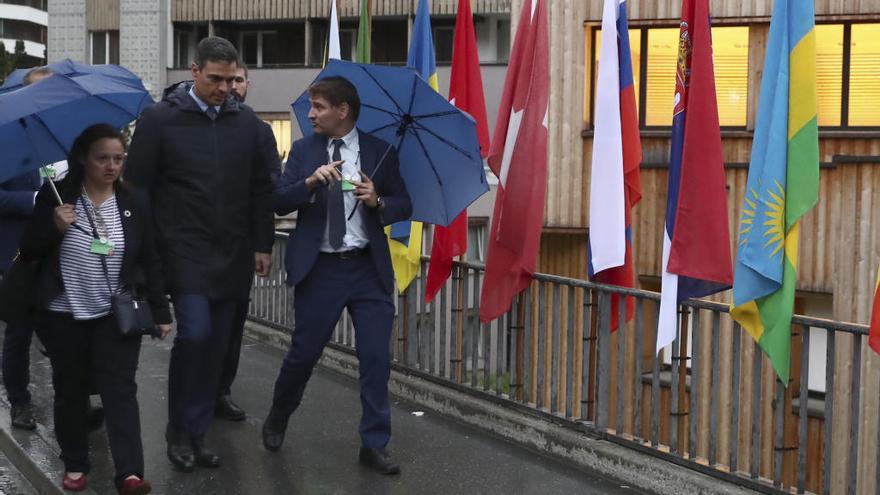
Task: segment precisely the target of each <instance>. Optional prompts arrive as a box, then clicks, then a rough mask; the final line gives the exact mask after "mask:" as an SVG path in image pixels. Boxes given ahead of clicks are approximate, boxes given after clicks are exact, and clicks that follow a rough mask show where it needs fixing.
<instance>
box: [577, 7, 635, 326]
mask: <svg viewBox="0 0 880 495" xmlns="http://www.w3.org/2000/svg"><path fill="white" fill-rule="evenodd" d="M597 81H598V86H597V88H596V110H595V112H594V114H595V119H594V127H595V133H594V137H593V161H592V170H591V174H590V244H589V253H588V259H589V261H588V265H587V267H588V274H589V276H590V280H593V281H595V282H601V283H605V284H612V285H619V286H623V287H632V286H633V261H632V250H633V246H632V208H633V207H634V206H635V204H636V203H638V202H639V199H641V197H642V186H641V178H640V173H639V166H640V164H641V161H642V144H641V140H640V138H639V111H638V109H637V107H636V95H635V86H634V84H633V71H632V61H631V59H630V48H629V28H628V27H627V22H626V1H625V0H605V9H604V11H603V15H602V47H601V51H600V54H599V75H598V78H597ZM596 270H599V271H598V273H596V272H595V271H596ZM619 304H620V296H618V295H616V294H614V295H612V296H611V330H612V331H614V330H616V329H617V328H618V326H620V323H619V321H618V319H619V315H620V310H619ZM633 306H634V305H633V299H632V298H629V299H627V301H626V320H627V321H629V320H630V318H632V315H633Z"/></svg>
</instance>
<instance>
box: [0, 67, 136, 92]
mask: <svg viewBox="0 0 880 495" xmlns="http://www.w3.org/2000/svg"><path fill="white" fill-rule="evenodd" d="M47 67H48V68H50V69H52V72H54V73H55V74H64V75H65V76H70V77H79V76H84V75H88V74H101V75H103V76H107V77H110V78H113V79H118V80H119V81H120V82H124V83H126V84H129V85H132V86H135V87H139V88H143V87H144V83H143V82H142V81H141V78H139V77H138V76H136V75H135V74H134V73H133V72H132V71H130V70H128V69H126V68H125V67H122V66H119V65H114V64H100V65H89V64H81V63H79V62H74V61H73V60H70V59H69V58H66V59H64V60H61V61H59V62H55V63H53V64H49V65H47ZM31 70H33V69H15V70H14V71H12V72H11V73H10V74H9V75H8V76H6V80H5V81H3V86H0V93H5V92H7V91H12V90H15V89H18V88H20V87H22V84H23V82H24V76H25V75H26V74H27V73H28V72H30V71H31Z"/></svg>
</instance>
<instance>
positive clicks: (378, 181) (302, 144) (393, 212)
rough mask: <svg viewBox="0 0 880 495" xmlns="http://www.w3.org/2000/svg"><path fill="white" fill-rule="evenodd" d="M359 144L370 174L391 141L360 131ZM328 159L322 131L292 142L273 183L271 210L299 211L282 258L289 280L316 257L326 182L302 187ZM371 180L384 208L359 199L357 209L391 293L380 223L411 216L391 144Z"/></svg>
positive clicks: (324, 221) (385, 242)
mask: <svg viewBox="0 0 880 495" xmlns="http://www.w3.org/2000/svg"><path fill="white" fill-rule="evenodd" d="M358 143H359V146H360V154H361V157H360V167H361V171H362V172H363V173H364V174H366V175H367V176H370V175H372V174H373V171H374V170H376V165H377V164H378V163H379V160H380V159H381V158H382V155H383V154H384V153H385V150H386V149H387V148H388V146H389V145H388V143H386V142H385V141H383V140H381V139H379V138H376V137H374V136H372V135H370V134H367V133H365V132H362V131H360V130H359V131H358ZM326 163H327V137H326V136H322V135H318V134H314V135H312V136H309V137H305V138H303V139H300V140H299V141H297V142H295V143H293V146H292V150H291V152H290V157H289V158H288V160H287V165H286V166H285V168H284V173H283V174H282V176H281V179H280V180H279V181H278V183H277V185H276V189H275V195H274V197H273V198H272V203H273V209H274V210H275V212H276V213H278V214H279V215H286V214H288V213H290V212H293V211H296V212H297V220H296V229H295V230H294V231H293V232H292V233H291V234H290V239H289V240H288V243H287V253H286V257H285V266H286V268H287V283H288V284H289V285H296V284H298V283H299V282H301V281H302V280H303V279H304V278H305V277H306V275H308V273H309V271H310V270H311V269H312V266H313V265H314V264H315V260H317V259H318V253H319V251H320V248H321V241H322V238H323V236H324V229H325V226H326V224H327V187H326V186H318V187H316V188H315V189H313V190H311V191H310V190H309V188H308V187H306V184H305V180H306V178H308V177H309V176H310V175H312V173H313V172H314V171H315V169H317V168H318V167H320V166H321V165H324V164H326ZM372 180H373V183H374V184H375V187H376V193H377V194H378V195H379V196H381V197H382V202H383V203H384V204H385V208H384V210H383V211H382V213H379V211H378V210H376V209H374V208H369V207H367V206H366V205H364V204H359V205H358V209H359V210H360V211H361V214H362V215H363V216H364V227H365V229H366V231H367V239H368V240H369V248H370V256H371V257H372V259H373V263H374V264H375V266H376V271H377V272H378V274H379V277H380V279H381V281H382V286H383V287H384V288H385V290H386V291H387V292H388V294H391V293H392V292H393V291H394V271H393V269H392V267H391V254H390V252H389V250H388V240H387V239H386V237H385V231H384V230H383V227H384V226H386V225H390V224H392V223H395V222H399V221H402V220H407V219H409V217H410V215H412V203H411V202H410V198H409V193H407V191H406V185H405V184H404V182H403V178H401V176H400V162H399V161H398V158H397V151H396V150H395V149H394V147H391V150H390V152H389V153H388V156H387V157H385V162H384V163H383V164H382V166H381V167H379V169H378V171H377V172H376V174H375V176H374V177H373V179H372ZM313 195H314V197H313Z"/></svg>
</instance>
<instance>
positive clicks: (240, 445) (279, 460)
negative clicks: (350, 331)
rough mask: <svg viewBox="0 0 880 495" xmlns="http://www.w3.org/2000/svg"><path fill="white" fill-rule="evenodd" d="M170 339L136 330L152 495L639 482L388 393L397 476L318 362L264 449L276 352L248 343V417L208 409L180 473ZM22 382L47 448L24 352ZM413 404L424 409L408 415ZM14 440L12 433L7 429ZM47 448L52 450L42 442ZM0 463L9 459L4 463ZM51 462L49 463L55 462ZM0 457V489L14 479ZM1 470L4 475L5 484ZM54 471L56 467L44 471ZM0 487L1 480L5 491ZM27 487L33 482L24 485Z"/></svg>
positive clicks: (103, 483) (617, 487) (43, 412)
mask: <svg viewBox="0 0 880 495" xmlns="http://www.w3.org/2000/svg"><path fill="white" fill-rule="evenodd" d="M170 347H171V343H170V341H168V342H162V341H151V340H149V339H145V340H144V346H143V350H142V352H141V361H140V369H139V372H138V384H139V394H138V397H139V400H140V405H141V421H142V425H143V439H144V456H145V460H146V477H147V479H149V480H150V481H151V482H152V483H153V486H154V493H160V494H230V495H232V494H247V495H251V494H285V495H289V494H305V495H311V494H320V495H324V494H407V495H409V494H443V495H447V494H469V493H479V494H505V495H509V494H531V493H535V494H542V495H543V494H573V493H590V494H599V495H604V494H608V495H612V494H613V495H622V494H634V493H639V492H637V491H636V490H634V489H630V488H629V487H626V486H622V485H621V483H618V482H615V481H613V480H608V479H605V478H602V477H601V476H599V475H596V474H593V473H590V472H586V471H583V470H580V469H576V468H573V467H570V466H568V465H566V464H563V463H561V462H557V461H555V460H552V459H550V458H546V457H543V456H541V455H539V454H536V453H534V452H532V451H529V450H526V449H523V448H520V447H518V446H516V445H514V444H511V443H508V442H506V441H504V440H500V439H498V438H496V437H493V436H491V435H488V434H486V433H484V432H482V431H479V430H476V429H473V428H471V427H468V426H464V425H460V424H458V423H455V422H453V421H450V420H448V419H445V418H443V417H440V416H439V415H437V414H436V413H433V412H431V411H423V410H422V409H421V408H420V407H419V406H418V405H416V404H412V403H408V402H404V401H394V400H393V399H392V425H393V429H394V430H393V438H392V441H391V444H390V445H389V450H390V452H391V453H392V455H393V457H394V459H395V460H396V461H398V462H399V463H400V464H401V468H402V474H401V475H400V476H394V477H387V476H381V475H378V474H374V473H373V472H371V471H368V470H366V469H364V468H362V467H360V466H359V465H358V463H357V451H358V447H359V440H358V435H357V425H358V421H359V417H360V402H359V398H358V389H357V383H356V382H355V381H354V380H352V379H350V378H348V377H345V376H342V375H339V374H336V373H334V372H332V371H328V370H324V369H316V372H315V374H314V376H313V377H312V380H311V382H310V383H309V387H308V389H307V390H306V394H305V399H304V401H303V405H302V406H301V407H300V409H299V410H298V411H297V412H296V413H295V414H294V416H293V417H292V419H291V423H290V427H289V428H288V433H287V440H286V442H285V444H284V446H283V447H282V449H281V451H280V452H278V453H271V452H268V451H266V450H265V449H263V447H262V443H261V440H260V428H261V427H262V420H263V417H264V415H265V412H266V411H267V409H268V407H269V403H270V400H271V390H272V385H273V383H274V380H275V378H276V376H277V373H278V368H279V366H280V363H281V359H282V357H283V353H282V352H281V351H279V350H277V349H274V348H271V347H268V346H266V345H263V344H258V343H252V342H246V345H245V346H244V349H243V351H242V360H241V369H240V372H239V377H238V379H237V380H236V383H235V385H234V386H233V397H234V399H235V400H236V401H237V402H238V403H239V404H240V405H241V406H242V407H243V408H244V409H245V410H247V411H248V413H249V416H248V419H247V420H245V421H243V422H239V423H233V422H228V421H222V420H218V421H216V422H215V423H214V426H213V427H212V429H211V431H210V432H209V434H208V446H209V447H211V448H212V449H214V450H216V451H217V452H218V453H219V454H220V455H221V459H222V467H221V468H219V469H212V470H211V469H197V470H196V471H195V472H194V473H189V474H186V473H179V472H176V471H174V470H173V469H172V467H171V465H170V464H169V462H168V460H167V459H166V457H165V441H164V429H165V423H166V420H167V406H166V398H167V369H168V358H169V351H170ZM32 356H33V359H34V363H32V365H31V370H32V382H33V383H32V385H31V387H32V391H33V393H34V401H35V403H36V405H37V407H38V409H39V413H38V420H39V421H40V422H41V424H42V425H48V426H47V427H42V426H41V428H40V429H39V431H38V434H39V435H41V436H44V437H46V440H48V443H49V444H51V445H52V446H53V447H55V444H54V440H53V438H52V436H51V435H52V433H51V387H50V385H49V376H50V370H49V366H48V360H47V359H45V358H44V357H43V356H41V355H40V354H39V353H38V352H37V351H35V350H33V351H32ZM413 412H424V414H423V415H415V414H413ZM14 436H15V437H16V438H17V439H19V442H21V441H22V438H23V437H22V434H20V432H16V434H15V435H14ZM91 440H92V442H91V443H92V465H93V468H92V473H91V474H90V475H89V485H90V487H91V488H92V489H94V490H95V492H97V493H108V494H109V493H115V490H114V488H113V485H112V481H111V480H112V476H113V473H112V462H111V460H110V454H109V451H108V448H107V439H106V434H105V433H104V430H103V429H102V430H99V431H98V432H96V433H94V434H92V436H91ZM45 455H46V456H48V457H53V456H57V452H46V453H45ZM7 464H8V463H7ZM54 464H55V469H58V467H57V466H58V464H57V463H54ZM5 466H6V464H4V463H3V462H2V460H0V494H2V493H9V494H13V493H22V494H25V495H30V494H31V493H36V492H34V491H27V489H28V488H29V487H28V486H26V484H21V491H14V490H15V489H17V488H16V486H17V485H16V482H18V483H21V482H19V481H17V480H20V479H21V478H20V477H17V475H16V472H15V471H14V469H12V470H8V469H7V470H4V468H5ZM7 474H8V475H9V476H8V479H9V480H11V483H12V485H8V484H6V481H7V477H6V476H7ZM50 475H51V476H52V477H53V479H55V480H56V481H57V480H58V478H59V477H60V473H51V474H50ZM7 486H11V487H12V488H10V489H9V490H7ZM31 490H32V489H31Z"/></svg>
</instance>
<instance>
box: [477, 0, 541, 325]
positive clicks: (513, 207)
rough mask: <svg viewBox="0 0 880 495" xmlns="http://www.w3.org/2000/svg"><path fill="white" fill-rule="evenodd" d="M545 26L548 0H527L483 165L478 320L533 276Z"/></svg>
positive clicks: (492, 314) (499, 308)
mask: <svg viewBox="0 0 880 495" xmlns="http://www.w3.org/2000/svg"><path fill="white" fill-rule="evenodd" d="M547 29H548V27H547V2H546V1H544V0H531V1H530V2H526V3H525V5H524V6H523V10H522V13H521V14H520V21H519V26H518V27H517V29H516V41H515V42H514V44H513V50H511V53H510V63H509V64H508V66H507V77H506V78H505V80H504V92H503V93H502V96H501V105H500V106H499V109H498V120H497V121H496V122H495V135H494V136H493V138H492V147H491V148H490V150H489V167H491V168H492V171H493V172H495V175H497V176H498V180H499V184H498V191H497V194H496V196H495V210H494V212H493V213H492V227H491V230H490V234H489V242H488V245H489V250H488V255H487V258H486V275H485V280H484V282H483V289H482V293H481V295H480V320H481V321H482V322H483V323H488V322H490V321H492V320H494V319H495V318H497V317H498V316H500V315H502V314H503V313H504V312H505V311H507V310H508V309H510V304H511V302H512V301H513V297H514V296H515V295H516V294H517V293H519V292H521V291H522V290H523V289H525V288H526V287H527V286H528V284H529V282H530V281H531V279H532V274H533V273H534V272H535V265H536V263H537V257H538V247H539V245H540V242H541V225H542V222H543V218H544V196H545V194H546V192H547V134H548V132H547V111H548V108H547V104H548V102H549V96H550V66H549V58H550V57H549V53H550V52H549V40H548V33H547Z"/></svg>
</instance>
